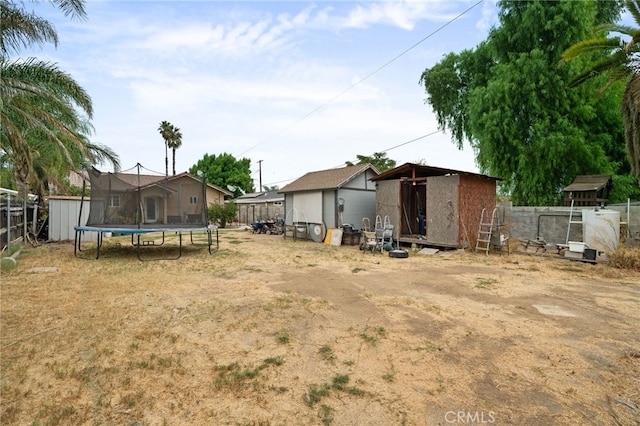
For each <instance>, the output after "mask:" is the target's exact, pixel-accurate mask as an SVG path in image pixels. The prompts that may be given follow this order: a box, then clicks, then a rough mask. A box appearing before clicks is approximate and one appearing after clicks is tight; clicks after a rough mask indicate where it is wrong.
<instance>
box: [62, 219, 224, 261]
mask: <svg viewBox="0 0 640 426" xmlns="http://www.w3.org/2000/svg"><path fill="white" fill-rule="evenodd" d="M134 226H136V227H135V228H133V227H132V228H128V227H111V228H109V227H97V226H76V227H74V230H75V238H74V242H73V254H74V256H78V252H79V251H82V248H81V241H82V234H83V233H84V232H96V233H97V234H98V238H97V247H96V259H99V258H100V248H101V247H102V243H103V237H104V234H106V233H112V234H120V235H131V245H132V246H134V247H135V248H136V255H137V256H138V259H139V260H141V261H144V260H176V259H179V258H180V257H181V256H182V234H183V233H186V232H189V237H190V240H191V244H195V243H194V242H193V233H194V232H199V231H200V232H202V231H204V232H206V234H207V247H208V250H209V254H212V251H211V246H212V245H213V232H214V231H215V244H216V247H215V249H216V251H217V250H218V249H219V248H220V240H219V235H218V227H217V226H214V225H209V226H207V227H204V228H203V227H198V228H188V227H187V228H185V227H153V228H142V227H138V226H137V225H134ZM167 232H173V233H177V234H178V238H179V245H178V255H177V256H176V257H170V258H165V257H162V258H144V259H143V258H142V256H141V255H140V247H142V246H145V245H148V244H144V241H142V243H141V242H140V237H141V236H142V235H146V234H153V233H155V234H158V233H162V243H160V244H159V245H163V244H164V242H165V233H167ZM134 237H137V241H134ZM154 246H155V244H154Z"/></svg>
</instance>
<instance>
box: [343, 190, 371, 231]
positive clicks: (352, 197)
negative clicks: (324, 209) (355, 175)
mask: <svg viewBox="0 0 640 426" xmlns="http://www.w3.org/2000/svg"><path fill="white" fill-rule="evenodd" d="M338 198H339V199H340V198H342V199H343V200H344V209H343V211H342V214H341V215H340V216H341V217H340V218H339V219H341V220H342V222H341V223H338V225H343V224H345V223H348V224H350V225H352V226H353V227H354V228H355V229H360V227H361V225H362V218H363V217H375V214H376V193H375V191H372V190H369V191H365V190H353V189H344V188H341V189H339V190H338ZM336 208H337V206H336Z"/></svg>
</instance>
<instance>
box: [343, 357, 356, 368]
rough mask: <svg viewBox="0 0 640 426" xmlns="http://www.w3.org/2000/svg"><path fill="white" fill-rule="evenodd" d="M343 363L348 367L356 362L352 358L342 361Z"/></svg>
mask: <svg viewBox="0 0 640 426" xmlns="http://www.w3.org/2000/svg"><path fill="white" fill-rule="evenodd" d="M343 364H344V365H346V366H348V367H353V366H354V365H356V362H355V361H354V360H352V359H348V360H346V361H344V362H343Z"/></svg>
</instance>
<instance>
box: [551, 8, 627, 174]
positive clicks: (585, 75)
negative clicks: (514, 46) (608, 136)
mask: <svg viewBox="0 0 640 426" xmlns="http://www.w3.org/2000/svg"><path fill="white" fill-rule="evenodd" d="M625 7H626V8H627V10H628V11H629V13H630V14H631V16H632V17H633V20H634V21H635V23H636V25H638V26H640V0H626V2H625ZM616 33H617V34H621V36H610V34H616ZM592 54H600V56H598V57H597V58H598V59H597V60H596V61H595V62H593V63H592V64H591V65H590V66H589V67H588V69H586V70H585V71H584V72H582V73H581V74H579V75H578V76H577V77H575V78H574V79H573V80H572V84H573V85H578V84H581V83H583V82H585V81H587V80H590V79H592V78H594V77H597V76H600V75H605V76H607V77H608V79H607V81H606V83H605V85H604V86H603V87H602V88H601V89H600V91H603V90H606V89H607V88H608V87H610V86H611V85H613V84H614V83H616V82H620V81H626V88H625V92H624V96H623V98H622V105H621V107H622V118H623V121H624V128H625V143H626V149H627V154H628V156H629V164H630V166H631V173H632V174H633V175H634V176H635V177H636V178H637V179H638V182H639V183H640V28H633V27H630V26H627V25H618V24H604V25H600V26H598V27H597V28H596V36H595V37H593V38H590V39H587V40H583V41H581V42H579V43H576V44H575V45H573V46H571V47H569V48H568V49H567V50H566V51H564V53H563V54H562V59H563V61H570V60H573V59H576V58H581V57H586V56H588V55H592Z"/></svg>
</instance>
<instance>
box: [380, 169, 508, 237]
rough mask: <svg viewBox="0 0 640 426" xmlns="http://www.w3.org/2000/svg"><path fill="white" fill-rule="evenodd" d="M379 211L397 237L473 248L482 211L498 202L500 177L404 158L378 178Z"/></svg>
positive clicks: (493, 206) (488, 209)
mask: <svg viewBox="0 0 640 426" xmlns="http://www.w3.org/2000/svg"><path fill="white" fill-rule="evenodd" d="M372 180H373V182H374V183H375V184H376V214H377V215H379V216H381V217H383V218H384V217H388V218H389V221H390V222H391V224H392V225H393V226H394V235H393V238H394V240H399V241H400V242H405V243H417V244H424V245H432V246H436V247H444V248H464V247H474V246H475V243H476V240H477V233H478V229H479V225H480V218H481V215H482V210H483V209H486V210H487V212H488V215H489V219H490V218H491V215H492V213H493V209H495V207H496V181H498V180H500V179H499V178H494V177H489V176H485V175H481V174H476V173H469V172H463V171H458V170H452V169H444V168H438V167H430V166H425V165H421V164H413V163H405V164H403V165H401V166H398V167H396V168H394V169H391V170H388V171H386V172H384V173H382V174H380V175H378V176H376V177H374V178H373V179H372Z"/></svg>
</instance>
